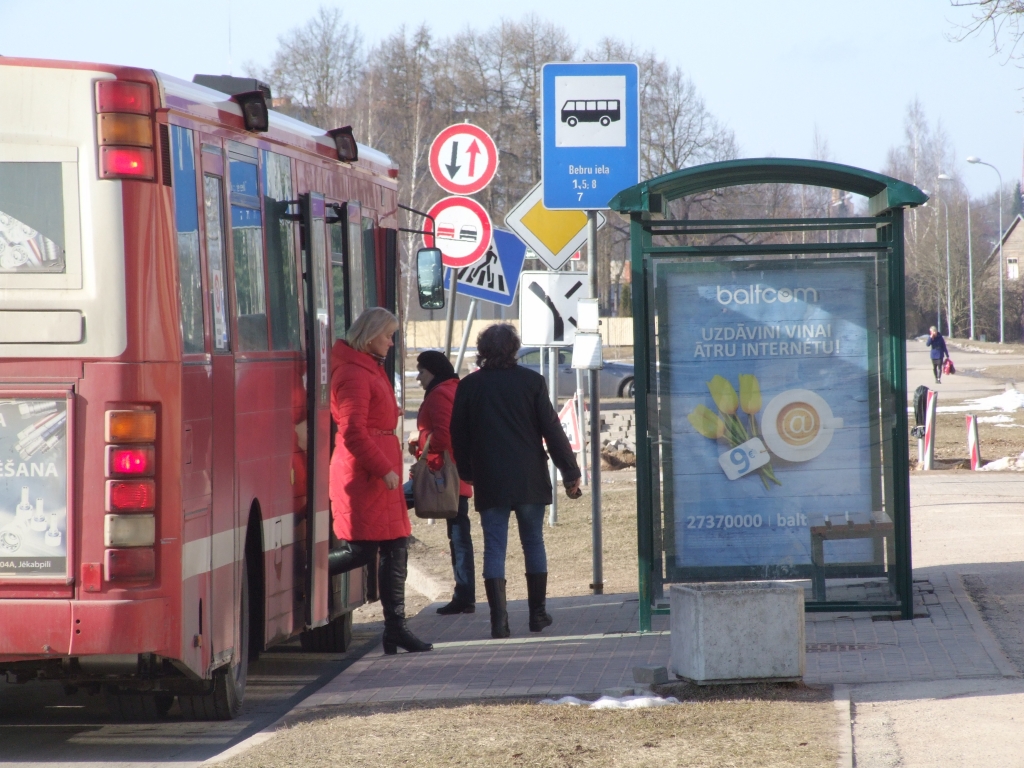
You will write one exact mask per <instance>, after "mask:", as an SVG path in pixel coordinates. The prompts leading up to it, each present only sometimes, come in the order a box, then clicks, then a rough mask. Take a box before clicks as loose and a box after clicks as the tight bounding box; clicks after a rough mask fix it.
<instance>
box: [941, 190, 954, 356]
mask: <svg viewBox="0 0 1024 768" xmlns="http://www.w3.org/2000/svg"><path fill="white" fill-rule="evenodd" d="M942 207H943V208H945V209H946V336H948V337H949V338H953V310H952V309H951V307H952V304H951V303H950V298H949V297H950V293H951V289H950V276H949V205H948V204H947V203H946V198H945V197H943V198H942Z"/></svg>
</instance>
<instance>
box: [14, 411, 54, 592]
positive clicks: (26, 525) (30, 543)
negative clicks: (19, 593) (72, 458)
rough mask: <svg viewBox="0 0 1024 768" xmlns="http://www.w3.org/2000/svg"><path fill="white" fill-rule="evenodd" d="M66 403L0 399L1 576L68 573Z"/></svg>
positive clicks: (31, 576) (47, 575)
mask: <svg viewBox="0 0 1024 768" xmlns="http://www.w3.org/2000/svg"><path fill="white" fill-rule="evenodd" d="M67 435H68V404H67V400H66V399H64V398H61V399H54V398H50V399H45V398H31V399H22V398H14V399H3V398H0V578H16V579H21V578H40V577H45V578H51V579H53V578H62V577H64V576H65V575H66V573H67V538H68V537H67V500H68V454H67V450H68V440H67Z"/></svg>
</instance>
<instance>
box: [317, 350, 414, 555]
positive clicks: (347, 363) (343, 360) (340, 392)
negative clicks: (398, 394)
mask: <svg viewBox="0 0 1024 768" xmlns="http://www.w3.org/2000/svg"><path fill="white" fill-rule="evenodd" d="M331 415H332V416H333V417H334V421H335V423H336V424H337V425H338V434H337V437H336V438H335V444H334V454H333V455H332V456H331V516H332V520H333V525H334V535H335V536H337V537H338V538H339V539H344V540H345V541H388V540H390V539H397V538H400V537H402V536H408V535H409V534H410V533H411V532H412V528H411V526H410V525H409V512H408V510H407V509H406V506H405V495H404V494H403V492H402V486H401V485H399V486H398V487H397V488H396V489H395V490H393V491H389V490H388V488H387V486H386V485H385V484H384V475H386V474H387V473H388V472H394V473H395V474H396V475H398V476H399V478H401V476H402V449H401V445H400V444H399V440H398V437H397V436H396V435H395V427H396V426H397V424H398V415H399V413H398V403H397V401H396V400H395V392H394V390H393V389H392V387H391V382H390V381H389V380H388V377H387V374H386V373H385V372H384V367H383V366H382V365H380V364H379V363H378V362H377V360H376V359H375V358H374V357H373V356H372V355H370V354H367V353H366V352H357V351H356V350H354V349H352V347H350V346H349V345H348V344H346V343H345V342H344V341H339V342H337V343H336V344H335V345H334V349H333V350H332V351H331Z"/></svg>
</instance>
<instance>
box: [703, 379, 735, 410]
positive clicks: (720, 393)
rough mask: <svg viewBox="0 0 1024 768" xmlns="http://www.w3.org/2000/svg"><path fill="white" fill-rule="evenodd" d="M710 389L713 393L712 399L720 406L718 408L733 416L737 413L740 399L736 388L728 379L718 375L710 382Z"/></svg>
mask: <svg viewBox="0 0 1024 768" xmlns="http://www.w3.org/2000/svg"><path fill="white" fill-rule="evenodd" d="M708 391H709V392H710V393H711V399H712V400H714V401H715V405H717V406H718V410H720V411H721V412H722V413H723V414H727V415H729V416H732V415H733V414H735V413H736V409H737V408H738V407H739V404H740V401H739V398H738V397H737V396H736V390H735V389H733V387H732V384H731V383H730V382H729V380H728V379H725V378H723V377H721V376H718V375H716V376H715V377H714V378H713V379H711V381H709V382H708Z"/></svg>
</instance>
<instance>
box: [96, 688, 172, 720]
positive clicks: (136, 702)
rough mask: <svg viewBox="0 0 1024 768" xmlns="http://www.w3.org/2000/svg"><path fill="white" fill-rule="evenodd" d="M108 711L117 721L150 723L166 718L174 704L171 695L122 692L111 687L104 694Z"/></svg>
mask: <svg viewBox="0 0 1024 768" xmlns="http://www.w3.org/2000/svg"><path fill="white" fill-rule="evenodd" d="M104 698H105V699H106V704H107V711H108V712H110V714H111V715H112V716H113V717H114V719H115V720H121V721H123V722H149V721H152V720H158V719H159V718H162V717H166V716H167V713H168V712H169V711H170V709H171V706H172V705H173V704H174V695H173V694H170V693H146V692H139V691H121V690H118V689H117V688H116V687H114V686H111V687H109V688H107V690H106V691H105V692H104Z"/></svg>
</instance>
